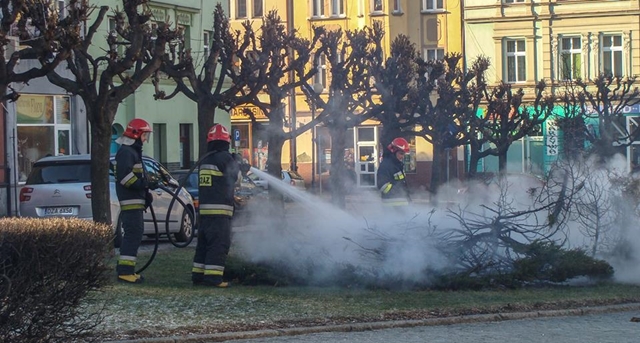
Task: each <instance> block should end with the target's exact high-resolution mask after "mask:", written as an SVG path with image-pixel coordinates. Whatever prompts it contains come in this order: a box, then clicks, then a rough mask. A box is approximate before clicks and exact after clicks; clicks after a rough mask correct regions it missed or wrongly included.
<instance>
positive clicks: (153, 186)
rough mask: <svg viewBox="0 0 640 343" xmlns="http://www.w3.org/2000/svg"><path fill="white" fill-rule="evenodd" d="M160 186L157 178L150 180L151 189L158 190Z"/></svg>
mask: <svg viewBox="0 0 640 343" xmlns="http://www.w3.org/2000/svg"><path fill="white" fill-rule="evenodd" d="M158 187H159V184H158V181H155V180H153V181H149V189H150V190H152V191H153V190H156V189H158Z"/></svg>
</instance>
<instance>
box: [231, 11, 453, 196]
mask: <svg viewBox="0 0 640 343" xmlns="http://www.w3.org/2000/svg"><path fill="white" fill-rule="evenodd" d="M229 8H230V13H229V17H230V19H231V25H232V27H233V28H235V29H241V23H242V22H243V21H244V20H247V19H251V20H253V21H254V25H259V20H258V19H259V18H260V17H261V16H262V15H264V14H265V11H266V10H272V9H275V10H277V11H278V14H279V15H280V16H281V17H282V18H283V20H285V21H286V22H287V26H288V27H290V28H295V29H296V30H298V32H299V33H300V35H301V36H302V37H305V38H309V39H310V38H311V36H312V33H313V30H312V28H313V26H325V27H327V28H329V29H332V28H342V29H343V30H353V29H360V28H363V27H365V26H369V27H370V26H372V25H373V23H374V22H375V21H378V22H380V23H381V24H382V26H383V27H384V30H385V33H386V34H385V41H384V50H385V53H388V51H389V49H390V45H391V41H392V40H393V38H395V37H396V36H397V35H399V34H405V35H407V36H409V37H410V39H411V40H412V41H413V42H414V43H415V44H416V46H417V47H418V48H419V49H420V51H422V53H423V54H424V57H425V58H433V59H436V58H442V57H443V56H444V54H445V53H446V52H461V51H462V37H461V35H460V32H461V26H462V21H461V14H462V6H461V4H460V2H458V1H451V0H422V1H409V0H394V1H389V0H385V1H382V0H303V1H298V0H296V1H295V2H294V1H290V0H231V1H230V5H229ZM313 58H315V59H317V60H318V65H319V69H318V73H317V75H316V76H315V78H314V80H313V84H314V88H315V89H317V91H318V92H320V94H321V96H323V94H326V91H327V89H326V87H327V85H328V84H329V82H330V80H331V75H328V73H327V65H326V63H325V62H323V59H322V56H314V57H313ZM285 105H286V107H287V113H288V116H289V120H291V123H290V125H291V126H293V125H295V126H298V127H299V126H301V125H304V124H306V123H308V122H309V121H311V120H312V118H313V117H314V116H315V114H316V113H315V112H316V111H315V109H313V108H310V106H309V105H308V103H307V101H306V97H305V96H304V95H303V94H302V92H299V91H298V92H297V93H296V94H295V97H292V98H288V99H287V102H286V104H285ZM251 110H252V111H254V113H256V114H257V117H258V120H259V121H261V120H262V121H266V118H265V117H264V115H263V114H262V113H260V111H259V110H258V109H257V108H255V109H254V108H252V109H251ZM242 113H243V111H239V110H235V109H234V110H233V111H232V113H231V122H232V127H233V129H234V131H236V130H237V131H239V133H240V142H239V143H238V144H239V151H240V152H242V153H243V155H244V156H245V157H247V156H248V159H249V160H250V161H251V163H252V165H254V166H256V167H259V168H263V167H264V162H265V160H264V158H266V154H267V151H268V147H266V146H265V142H266V139H265V138H264V137H263V136H261V133H260V132H258V131H257V130H256V129H255V128H254V127H253V125H252V124H251V123H250V120H249V118H248V117H247V116H245V115H243V114H242ZM379 132H380V126H379V124H378V123H377V122H375V121H369V122H365V123H363V124H362V125H360V126H359V127H356V128H354V129H350V130H349V137H351V139H350V140H349V142H348V146H347V151H345V156H346V158H345V159H346V161H345V162H346V163H347V166H348V168H350V169H353V172H354V183H355V185H356V186H358V187H373V186H375V183H376V180H375V173H376V170H377V167H378V163H379V161H380V158H379V156H381V154H382V151H381V147H380V142H379V137H378V135H379ZM411 144H412V150H411V153H410V154H409V155H408V156H407V161H406V169H407V174H408V180H409V182H410V183H412V184H413V186H423V185H426V184H428V180H429V177H430V175H431V161H432V153H431V150H432V149H431V146H430V144H429V143H427V142H426V141H425V140H424V139H422V138H415V139H412V140H411ZM330 152H331V137H330V136H329V134H328V132H327V131H326V130H325V128H323V127H322V126H319V127H316V128H315V129H313V130H310V131H307V132H305V133H303V134H302V135H300V136H298V137H297V139H296V140H295V142H294V144H291V142H287V143H285V146H284V149H283V157H282V161H281V162H282V165H283V168H285V169H286V168H290V167H291V164H292V161H295V164H296V167H297V169H298V171H299V173H300V174H301V175H302V176H303V177H304V179H305V181H306V183H307V185H308V186H311V187H313V188H315V189H319V190H320V191H321V190H322V182H323V181H325V185H326V180H327V179H328V177H329V169H330V163H331V153H330ZM459 156H460V158H461V157H462V154H459ZM451 163H452V168H451V177H456V176H457V174H458V173H461V172H462V170H461V169H460V168H458V166H461V165H462V164H461V160H460V161H459V160H458V154H456V152H455V151H454V152H453V156H452V162H451ZM325 187H326V186H325Z"/></svg>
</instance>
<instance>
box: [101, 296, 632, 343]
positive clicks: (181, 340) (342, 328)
mask: <svg viewBox="0 0 640 343" xmlns="http://www.w3.org/2000/svg"><path fill="white" fill-rule="evenodd" d="M634 310H639V311H640V303H630V304H621V305H608V306H594V307H581V308H575V309H566V310H548V311H532V312H511V313H492V314H476V315H468V316H455V317H445V318H429V319H417V320H397V321H384V322H370V323H355V324H340V325H326V326H311V327H301V328H291V329H270V330H255V331H242V332H224V333H215V334H207V335H194V336H173V337H161V338H141V339H134V340H121V341H106V342H105V343H205V342H223V341H230V340H238V339H252V338H267V337H278V336H295V335H305V334H311V333H321V332H359V331H371V330H382V329H394V328H410V327H418V326H437V325H452V324H466V323H479V322H497V321H503V320H517V319H530V318H548V317H562V316H584V315H589V314H602V313H613V312H624V311H634Z"/></svg>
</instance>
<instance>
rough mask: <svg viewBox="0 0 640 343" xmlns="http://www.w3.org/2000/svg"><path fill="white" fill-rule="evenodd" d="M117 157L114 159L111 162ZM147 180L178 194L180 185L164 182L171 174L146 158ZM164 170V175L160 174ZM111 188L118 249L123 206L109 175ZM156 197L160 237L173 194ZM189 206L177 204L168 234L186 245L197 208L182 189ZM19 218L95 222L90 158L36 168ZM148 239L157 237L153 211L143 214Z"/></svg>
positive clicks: (45, 162)
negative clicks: (60, 218)
mask: <svg viewBox="0 0 640 343" xmlns="http://www.w3.org/2000/svg"><path fill="white" fill-rule="evenodd" d="M113 160H114V156H112V157H111V161H113ZM143 160H144V166H145V169H146V173H147V176H148V177H149V179H151V180H157V181H158V182H159V183H160V184H161V185H163V186H164V187H165V188H167V189H169V190H171V191H172V192H175V189H176V186H175V185H177V181H175V180H174V179H173V177H170V179H168V180H166V177H165V178H164V179H163V177H162V175H163V173H166V174H165V175H170V174H169V172H168V171H166V169H165V168H164V167H163V166H162V165H161V164H160V163H159V162H157V161H156V160H154V159H152V158H150V157H146V156H145V157H144V158H143ZM161 170H162V173H161ZM109 181H110V182H109V186H110V187H109V188H110V199H111V221H112V223H114V230H115V232H116V233H117V234H118V235H117V238H118V239H116V246H117V245H118V243H119V237H120V234H121V230H120V227H119V225H117V223H119V221H118V218H119V215H120V204H119V202H118V198H117V195H116V190H115V177H114V173H113V171H112V170H111V169H110V171H109ZM151 193H152V194H153V205H152V206H153V210H154V213H155V215H156V219H157V222H158V230H159V233H160V234H162V233H165V232H166V224H165V219H166V216H167V211H168V209H169V203H170V202H171V199H172V197H173V194H171V193H170V192H167V191H165V190H163V189H161V188H158V189H156V190H153V191H151ZM178 197H179V198H180V199H181V200H182V202H184V203H185V204H186V207H183V206H182V205H181V204H180V203H179V202H178V200H176V201H175V202H174V204H173V206H172V209H171V216H170V219H169V222H170V224H169V232H171V233H173V235H174V237H175V239H176V241H178V242H184V241H186V240H187V239H188V238H189V236H190V235H191V232H192V230H193V229H194V222H193V218H194V217H193V214H194V213H195V211H194V208H195V207H194V205H193V199H192V198H191V195H189V193H188V192H187V191H186V190H185V189H184V188H182V189H181V190H180V193H179V196H178ZM20 216H22V217H36V218H47V217H74V218H81V219H87V220H92V219H93V212H92V210H91V155H89V154H83V155H69V156H51V157H45V158H42V159H40V160H38V161H37V162H35V163H34V164H33V168H32V169H31V173H30V174H29V177H28V178H27V181H26V183H25V185H24V186H23V187H22V189H21V190H20ZM144 221H145V228H144V233H145V234H146V235H152V234H155V226H154V223H153V218H152V216H151V211H146V212H145V214H144Z"/></svg>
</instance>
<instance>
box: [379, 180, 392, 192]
mask: <svg viewBox="0 0 640 343" xmlns="http://www.w3.org/2000/svg"><path fill="white" fill-rule="evenodd" d="M391 187H393V185H392V184H391V182H387V183H385V184H384V185H382V187H380V192H382V194H387V193H389V191H390V190H391Z"/></svg>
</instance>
